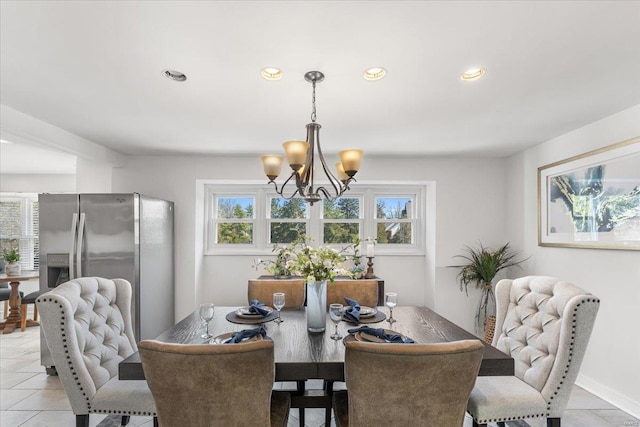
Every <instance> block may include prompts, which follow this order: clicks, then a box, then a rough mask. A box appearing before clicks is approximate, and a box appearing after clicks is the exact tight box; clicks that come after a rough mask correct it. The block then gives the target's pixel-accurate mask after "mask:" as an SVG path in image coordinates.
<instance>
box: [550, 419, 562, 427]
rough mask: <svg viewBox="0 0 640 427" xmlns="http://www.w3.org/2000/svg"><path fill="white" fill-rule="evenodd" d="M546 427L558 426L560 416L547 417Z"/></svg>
mask: <svg viewBox="0 0 640 427" xmlns="http://www.w3.org/2000/svg"><path fill="white" fill-rule="evenodd" d="M547 427H560V418H547Z"/></svg>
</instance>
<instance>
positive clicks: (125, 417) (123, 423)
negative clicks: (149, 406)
mask: <svg viewBox="0 0 640 427" xmlns="http://www.w3.org/2000/svg"><path fill="white" fill-rule="evenodd" d="M130 419H131V417H130V416H129V415H123V416H122V419H121V420H120V425H121V426H126V425H127V424H129V420H130Z"/></svg>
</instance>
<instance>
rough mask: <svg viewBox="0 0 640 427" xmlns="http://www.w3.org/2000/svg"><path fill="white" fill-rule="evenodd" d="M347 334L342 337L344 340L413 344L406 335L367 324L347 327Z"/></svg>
mask: <svg viewBox="0 0 640 427" xmlns="http://www.w3.org/2000/svg"><path fill="white" fill-rule="evenodd" d="M347 332H349V335H347V336H346V337H345V338H344V340H343V341H344V342H349V341H360V342H372V343H389V344H413V343H415V341H414V340H413V339H412V338H409V337H407V336H406V335H403V334H400V333H398V332H396V331H393V330H391V329H384V328H371V327H369V326H361V327H359V328H353V329H348V330H347Z"/></svg>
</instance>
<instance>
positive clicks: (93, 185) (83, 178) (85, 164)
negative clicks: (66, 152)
mask: <svg viewBox="0 0 640 427" xmlns="http://www.w3.org/2000/svg"><path fill="white" fill-rule="evenodd" d="M112 169H113V166H112V165H110V164H108V163H100V162H94V161H91V160H87V159H83V158H81V157H78V159H77V161H76V192H77V193H111V192H112V191H111V181H112Z"/></svg>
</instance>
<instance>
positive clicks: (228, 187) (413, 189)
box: [197, 180, 435, 256]
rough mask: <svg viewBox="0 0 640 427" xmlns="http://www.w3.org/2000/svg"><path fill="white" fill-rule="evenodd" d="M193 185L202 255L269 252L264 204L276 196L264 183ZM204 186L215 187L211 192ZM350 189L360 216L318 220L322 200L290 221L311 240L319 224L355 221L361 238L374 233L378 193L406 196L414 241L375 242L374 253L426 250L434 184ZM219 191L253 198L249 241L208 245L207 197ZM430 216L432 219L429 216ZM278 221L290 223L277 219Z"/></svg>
mask: <svg viewBox="0 0 640 427" xmlns="http://www.w3.org/2000/svg"><path fill="white" fill-rule="evenodd" d="M197 185H198V186H200V188H201V189H202V194H203V195H204V198H205V200H204V202H203V204H204V212H203V214H204V228H205V233H204V234H205V235H204V242H203V243H204V244H203V250H204V255H235V254H242V255H247V256H256V255H258V256H265V255H270V254H271V253H272V246H273V245H271V244H270V243H269V235H268V233H269V223H270V221H272V220H271V219H270V218H267V216H268V212H267V207H268V206H266V204H267V203H268V199H269V197H274V196H277V194H276V193H275V192H274V191H273V189H272V188H271V187H269V186H266V185H265V183H264V181H257V180H247V181H231V180H198V181H197ZM208 187H218V188H217V189H215V192H212V191H213V189H212V190H210V189H209V188H208ZM351 187H352V188H351V192H350V193H349V194H348V195H347V196H346V197H354V198H358V199H359V200H360V204H361V206H360V218H358V219H349V220H333V219H331V220H324V219H322V203H318V204H316V205H314V206H313V207H311V206H309V207H308V209H307V218H306V219H299V220H297V219H296V220H292V221H293V222H306V223H307V233H308V235H309V236H312V237H313V238H314V240H319V239H322V235H323V224H324V223H325V222H345V223H358V224H359V225H360V236H361V238H362V239H363V240H364V239H365V238H366V237H367V236H375V235H376V234H377V232H376V224H377V222H378V220H376V219H374V218H373V216H374V215H373V214H374V213H375V206H374V204H375V203H374V202H375V198H376V197H380V196H383V197H384V196H387V195H388V196H390V197H391V196H397V197H410V198H412V199H414V200H415V203H414V204H413V205H414V206H413V211H414V213H415V215H414V218H411V219H407V220H406V221H400V222H408V223H411V224H412V228H413V230H412V231H413V236H414V239H415V243H414V244H411V245H408V244H379V245H377V246H376V256H378V255H388V256H425V254H426V253H427V247H428V246H427V241H428V233H427V232H428V230H431V231H433V232H435V224H433V225H432V226H429V225H428V224H431V222H429V221H431V220H433V221H434V218H435V202H434V203H433V205H434V206H432V204H429V205H427V196H428V193H429V191H430V189H431V188H434V187H435V183H433V182H430V181H393V182H389V181H387V182H382V181H369V182H359V183H353V184H351ZM220 194H229V195H234V196H238V197H241V196H242V197H255V204H254V216H255V222H254V223H253V224H254V239H253V244H238V245H220V246H218V245H210V244H209V238H210V231H209V229H210V227H211V226H212V225H213V224H212V220H211V219H210V218H211V215H210V210H211V208H212V200H211V196H212V195H215V196H219V195H220ZM432 201H435V195H432ZM427 206H429V207H432V208H433V211H428V210H427ZM430 216H433V218H429V217H430ZM276 221H280V222H290V221H286V220H284V221H281V220H278V219H276ZM345 245H348V243H342V244H332V245H331V246H335V247H339V248H343V247H344V246H345Z"/></svg>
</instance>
